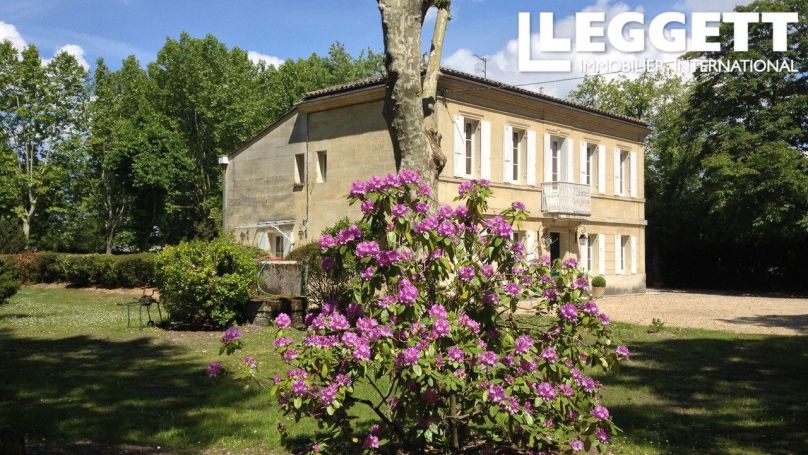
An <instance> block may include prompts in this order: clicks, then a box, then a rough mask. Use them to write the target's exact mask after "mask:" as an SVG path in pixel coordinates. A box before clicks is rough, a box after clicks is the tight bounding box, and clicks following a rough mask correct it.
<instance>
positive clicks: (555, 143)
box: [550, 139, 561, 182]
mask: <svg viewBox="0 0 808 455" xmlns="http://www.w3.org/2000/svg"><path fill="white" fill-rule="evenodd" d="M550 150H551V151H552V157H553V158H552V181H553V182H558V181H560V180H561V179H560V178H559V177H560V176H561V141H560V140H559V139H553V140H552V141H551V142H550Z"/></svg>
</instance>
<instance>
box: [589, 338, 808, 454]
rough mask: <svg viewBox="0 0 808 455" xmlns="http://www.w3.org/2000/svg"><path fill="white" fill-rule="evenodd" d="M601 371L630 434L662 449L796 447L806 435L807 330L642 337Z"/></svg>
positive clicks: (743, 450) (744, 450) (803, 442)
mask: <svg viewBox="0 0 808 455" xmlns="http://www.w3.org/2000/svg"><path fill="white" fill-rule="evenodd" d="M632 349H633V351H634V352H635V354H634V355H633V356H632V361H631V362H628V363H627V364H625V365H624V366H623V368H622V369H621V370H620V371H619V372H616V373H612V374H610V375H607V376H605V377H604V378H602V380H603V382H604V383H605V384H606V386H607V389H606V395H607V396H606V401H608V402H609V403H610V409H611V410H612V411H613V414H614V416H615V422H616V423H617V425H618V426H619V427H621V428H622V429H623V430H624V432H625V433H624V436H625V437H626V438H627V439H628V440H629V441H630V442H632V443H634V444H637V445H640V446H648V444H649V443H651V444H653V446H652V447H657V448H659V449H661V450H662V451H663V453H727V452H735V453H753V452H756V453H782V454H786V453H798V452H804V451H805V450H806V441H808V425H806V422H808V406H806V404H805V403H807V402H808V388H806V387H805V381H806V379H805V378H806V377H808V338H806V337H767V338H761V339H749V338H746V339H744V338H737V339H733V338H731V337H726V338H724V337H720V336H717V337H716V338H689V339H665V340H661V341H660V340H643V341H636V342H634V343H632Z"/></svg>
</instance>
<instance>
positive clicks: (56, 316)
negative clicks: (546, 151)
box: [0, 287, 808, 454]
mask: <svg viewBox="0 0 808 455" xmlns="http://www.w3.org/2000/svg"><path fill="white" fill-rule="evenodd" d="M132 298H133V297H132V296H131V295H130V296H127V295H122V294H115V293H110V292H99V291H91V290H81V289H61V288H41V287H33V288H32V287H27V288H23V290H22V291H21V292H20V293H19V294H17V296H15V297H14V298H13V299H12V300H11V301H10V302H9V303H7V304H4V305H0V349H1V351H0V352H1V354H0V379H1V380H0V427H3V426H5V425H9V426H11V427H12V428H13V429H15V430H16V431H19V432H21V433H23V434H24V435H25V436H26V439H27V440H28V441H34V442H37V443H40V444H45V445H51V446H59V445H62V444H66V443H73V442H78V441H94V442H98V443H102V444H110V445H117V444H147V445H151V446H161V447H169V448H172V450H175V451H179V452H188V453H197V452H200V451H202V450H204V449H209V448H212V449H216V450H215V451H216V452H217V453H218V452H220V451H223V450H224V451H227V450H230V451H234V452H241V451H248V452H249V453H265V452H268V453H286V449H285V448H283V447H282V446H281V445H280V440H279V437H278V433H277V431H276V426H277V423H278V421H279V420H280V419H282V417H280V416H279V413H278V409H277V407H276V406H275V405H274V404H273V403H272V402H271V400H270V399H269V398H268V397H267V394H265V393H261V392H260V391H257V390H255V389H248V390H244V389H243V388H242V387H240V386H237V385H235V384H233V383H232V382H228V381H218V380H216V381H212V380H210V379H208V378H207V377H206V376H205V374H204V369H205V366H206V365H207V363H208V362H210V361H211V360H214V359H217V358H218V356H217V354H218V337H219V335H220V334H219V333H218V332H215V333H214V332H208V333H205V332H166V331H163V330H160V329H154V328H146V329H136V328H132V329H127V328H126V315H125V311H124V309H123V308H122V307H120V306H117V305H116V304H118V303H122V302H125V301H130V300H131V299H132ZM614 327H615V330H616V331H617V332H618V333H619V335H620V337H621V338H622V339H623V340H624V341H625V342H627V344H629V346H630V347H631V348H632V350H633V352H634V355H633V356H632V359H631V360H630V361H628V362H626V363H625V364H624V365H623V366H622V368H621V370H620V371H617V372H614V373H611V374H609V375H606V376H604V377H601V378H600V379H601V380H602V381H603V382H604V383H605V384H606V385H607V387H606V392H605V393H604V401H605V403H606V405H607V406H608V407H609V408H610V410H611V412H612V414H613V415H614V416H615V421H616V423H617V425H618V426H620V427H621V428H622V429H623V430H624V433H622V434H620V435H618V436H617V437H616V438H615V441H614V442H615V444H614V451H615V453H619V454H622V453H676V454H678V453H744V454H747V453H761V454H763V453H797V452H804V451H805V450H806V441H808V426H806V425H805V422H806V421H808V408H807V407H806V406H805V403H806V402H808V389H807V388H806V387H805V386H804V385H805V378H806V377H808V337H771V336H754V335H739V334H732V333H722V332H710V331H702V330H689V329H688V330H685V329H681V330H680V329H672V328H667V327H665V328H664V329H662V330H661V331H660V332H658V333H647V328H646V327H640V326H631V325H625V324H614ZM244 338H245V341H246V343H247V345H248V350H249V351H250V352H251V353H255V354H257V355H256V357H257V358H258V359H259V361H261V364H260V368H261V369H262V370H264V371H271V370H274V369H279V368H281V364H280V362H279V361H278V359H276V358H275V357H274V356H272V355H270V352H271V349H270V348H269V347H270V344H271V340H272V339H273V334H272V331H271V330H263V331H259V330H252V331H249V333H247V334H246V335H245V337H244ZM227 361H236V359H228V360H227ZM227 361H226V362H227ZM286 423H287V425H288V426H289V428H290V430H291V432H292V435H293V436H295V437H296V440H297V441H298V442H302V441H305V440H307V439H309V438H310V437H311V435H313V434H314V432H315V431H316V426H315V425H314V424H313V422H302V423H301V424H299V425H289V424H290V422H286Z"/></svg>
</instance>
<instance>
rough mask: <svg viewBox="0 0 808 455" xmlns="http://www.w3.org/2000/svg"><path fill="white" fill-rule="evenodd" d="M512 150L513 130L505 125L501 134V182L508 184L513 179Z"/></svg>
mask: <svg viewBox="0 0 808 455" xmlns="http://www.w3.org/2000/svg"><path fill="white" fill-rule="evenodd" d="M512 148H513V128H512V127H511V126H510V125H506V126H505V129H504V131H503V133H502V181H503V182H505V183H510V182H511V181H512V180H513V179H511V177H512V176H513V163H512V162H511V153H513V151H512V150H511V149H512Z"/></svg>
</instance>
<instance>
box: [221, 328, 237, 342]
mask: <svg viewBox="0 0 808 455" xmlns="http://www.w3.org/2000/svg"><path fill="white" fill-rule="evenodd" d="M239 338H241V331H240V330H239V329H238V327H230V328H228V329H227V330H225V331H224V335H222V343H229V342H231V341H236V340H238V339H239Z"/></svg>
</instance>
